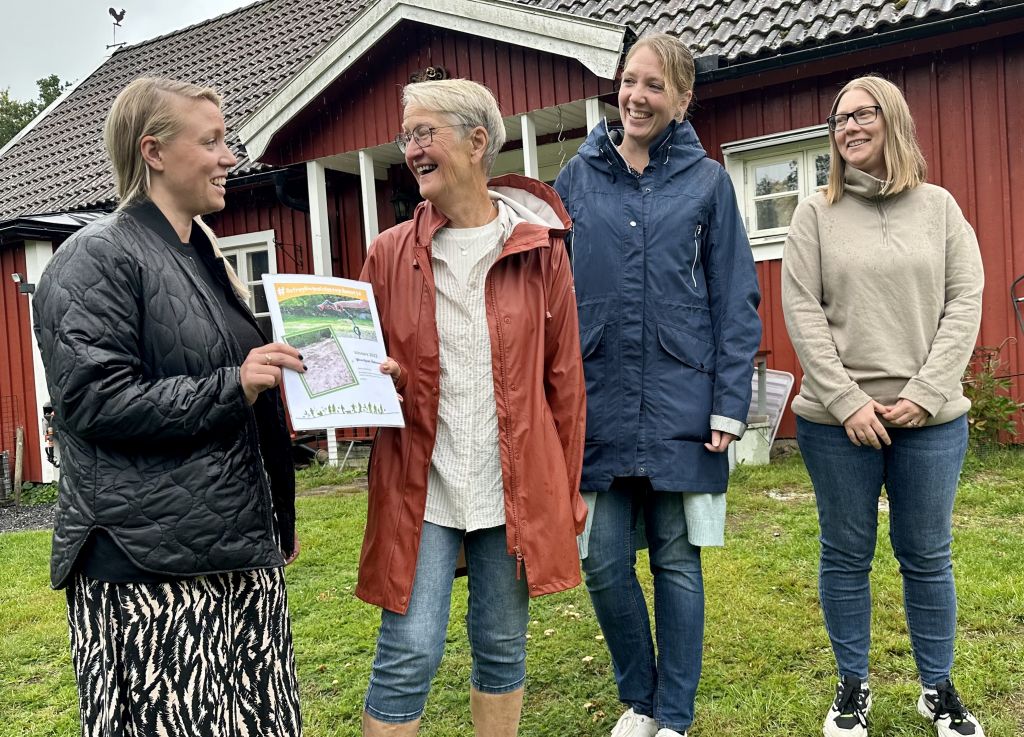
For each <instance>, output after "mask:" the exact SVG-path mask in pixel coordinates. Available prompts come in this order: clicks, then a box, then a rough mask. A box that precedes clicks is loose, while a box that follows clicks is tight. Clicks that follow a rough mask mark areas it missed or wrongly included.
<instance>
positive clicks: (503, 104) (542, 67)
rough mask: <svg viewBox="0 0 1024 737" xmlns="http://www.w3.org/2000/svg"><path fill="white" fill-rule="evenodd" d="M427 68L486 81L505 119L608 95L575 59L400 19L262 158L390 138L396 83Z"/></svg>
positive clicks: (284, 158)
mask: <svg viewBox="0 0 1024 737" xmlns="http://www.w3.org/2000/svg"><path fill="white" fill-rule="evenodd" d="M429 66H442V67H444V68H445V69H447V70H448V72H449V73H450V74H451V75H452V76H453V77H464V78H467V79H473V80H475V81H477V82H480V83H481V84H484V85H486V86H487V87H489V88H490V89H491V91H492V92H494V95H495V97H496V98H497V99H498V104H499V106H500V108H501V113H502V115H504V116H509V115H518V114H521V113H527V112H530V111H531V110H537V109H539V108H542V107H550V106H552V105H555V104H560V103H566V102H571V101H573V100H582V99H583V98H585V97H591V96H594V95H598V94H606V93H610V92H613V85H612V82H611V81H610V80H606V79H599V78H598V77H595V76H594V75H593V73H591V72H590V71H588V70H587V69H586V68H585V67H584V66H583V65H582V64H580V62H579V61H578V60H576V59H568V58H565V57H560V56H552V55H551V54H546V53H542V52H538V51H534V50H532V49H526V48H523V47H520V46H514V45H511V44H507V43H502V42H500V41H492V40H490V39H481V38H479V37H476V36H472V35H469V34H465V33H459V32H456V31H450V30H446V29H440V28H429V27H424V26H421V25H416V24H411V23H401V24H399V25H398V26H397V27H396V28H395V29H393V30H392V31H391V32H390V33H389V34H387V36H385V38H384V39H382V40H381V41H380V42H379V43H378V44H377V45H376V46H374V48H372V49H370V50H369V51H368V52H367V53H366V54H365V55H364V56H363V57H362V58H361V59H360V60H359V61H357V62H356V63H355V64H354V65H353V66H352V67H350V68H349V69H348V70H347V71H346V72H345V73H344V74H343V75H342V76H341V77H340V78H339V79H338V80H336V81H335V82H334V83H333V84H332V85H331V87H330V88H329V90H328V91H327V92H325V93H324V94H323V95H321V96H320V97H319V98H318V99H317V100H315V101H314V102H313V103H311V104H310V105H309V106H307V108H306V109H305V110H303V111H302V113H300V114H299V115H298V116H296V118H295V119H294V120H292V121H291V122H290V123H288V125H286V126H285V127H284V128H283V129H282V130H281V132H279V133H278V134H277V135H276V136H275V137H274V140H273V141H272V142H271V145H270V147H269V149H268V150H267V152H266V154H264V156H263V157H262V160H263V161H264V162H266V163H268V164H275V165H284V164H293V163H297V162H301V161H309V160H312V159H316V158H321V157H324V156H331V155H334V154H340V153H345V152H350V151H357V150H359V149H362V148H369V147H371V146H377V145H381V144H384V143H388V142H389V141H391V140H392V139H393V138H394V136H395V133H396V132H397V131H398V129H399V127H400V125H401V104H400V98H401V92H402V87H403V86H405V84H407V83H408V81H409V75H411V74H413V73H414V72H417V71H419V70H422V69H425V68H426V67H429Z"/></svg>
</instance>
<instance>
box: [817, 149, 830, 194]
mask: <svg viewBox="0 0 1024 737" xmlns="http://www.w3.org/2000/svg"><path fill="white" fill-rule="evenodd" d="M828 160H829V154H827V153H825V154H818V155H817V156H815V157H814V185H815V186H816V187H824V186H825V185H826V184H828Z"/></svg>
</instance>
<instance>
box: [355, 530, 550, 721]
mask: <svg viewBox="0 0 1024 737" xmlns="http://www.w3.org/2000/svg"><path fill="white" fill-rule="evenodd" d="M463 544H464V545H465V549H466V566H467V568H468V569H469V610H468V612H467V614H466V631H467V634H468V636H469V644H470V650H471V653H472V661H473V662H472V670H471V672H470V682H471V683H472V685H473V687H474V688H475V689H476V690H477V691H480V692H482V693H487V694H502V693H508V692H510V691H515V690H516V689H518V688H520V687H522V685H523V683H524V682H525V680H526V628H527V625H528V624H529V598H530V597H529V592H528V591H527V588H526V577H525V576H520V577H519V578H518V579H517V577H516V559H515V557H513V556H511V555H509V554H508V552H507V550H506V546H505V527H504V526H501V527H491V528H488V529H484V530H474V531H473V532H469V533H466V532H463V531H462V530H456V529H453V528H451V527H441V526H440V525H435V524H431V523H430V522H424V523H423V533H422V538H421V540H420V550H419V556H418V557H417V560H416V578H415V580H414V582H413V587H412V598H411V600H410V602H409V608H408V610H407V611H406V613H405V614H396V613H395V612H391V611H388V610H386V609H385V610H384V611H383V613H382V614H381V623H380V634H379V635H378V637H377V652H376V655H375V657H374V660H373V669H372V671H371V673H370V685H369V687H368V688H367V691H366V701H365V704H364V708H365V709H366V712H367V713H368V714H369V715H370V716H372V717H373V718H374V719H376V720H378V721H381V722H388V723H392V724H402V723H405V722H411V721H414V720H416V719H418V718H419V717H420V716H421V715H422V714H423V708H424V706H425V705H426V702H427V694H428V692H429V691H430V682H431V681H432V680H433V678H434V675H435V674H436V673H437V669H438V666H439V665H440V664H441V656H442V655H443V654H444V645H445V637H446V634H447V632H448V617H449V614H450V613H451V600H452V583H453V581H454V579H455V566H456V561H457V559H458V554H459V547H460V546H461V545H463Z"/></svg>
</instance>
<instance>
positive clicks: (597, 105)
mask: <svg viewBox="0 0 1024 737" xmlns="http://www.w3.org/2000/svg"><path fill="white" fill-rule="evenodd" d="M586 106H587V133H590V131H592V130H594V126H596V125H597V124H598V123H600V122H601V101H600V100H598V99H597V98H596V97H591V98H589V99H588V100H587V101H586Z"/></svg>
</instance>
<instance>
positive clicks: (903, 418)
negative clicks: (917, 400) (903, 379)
mask: <svg viewBox="0 0 1024 737" xmlns="http://www.w3.org/2000/svg"><path fill="white" fill-rule="evenodd" d="M881 415H882V419H883V420H885V421H886V422H891V423H892V424H894V425H898V426H899V427H920V426H921V425H923V424H924V423H925V421H926V420H927V419H928V411H927V410H926V409H925V408H924V407H922V406H921V405H919V404H914V403H913V402H911V401H910V400H909V399H901V400H899V401H898V402H896V404H894V405H892V406H888V407H886V408H885V412H882V413H881Z"/></svg>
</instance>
